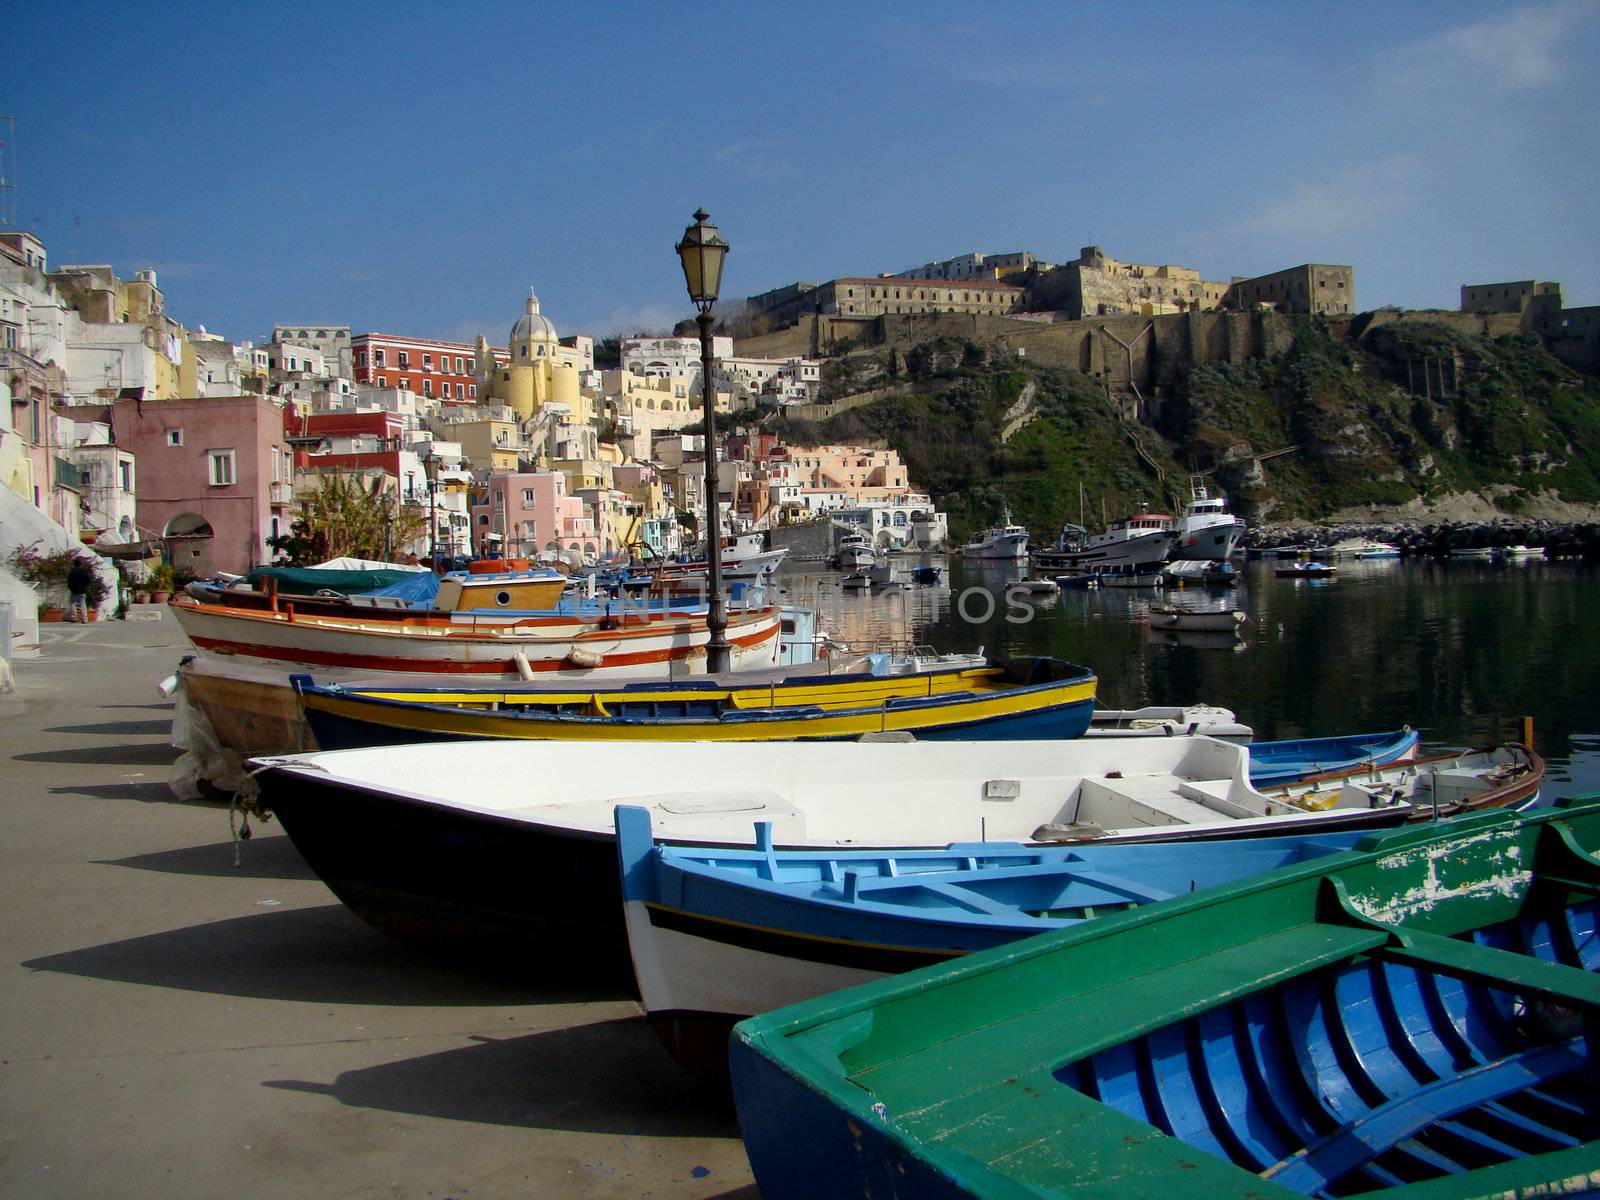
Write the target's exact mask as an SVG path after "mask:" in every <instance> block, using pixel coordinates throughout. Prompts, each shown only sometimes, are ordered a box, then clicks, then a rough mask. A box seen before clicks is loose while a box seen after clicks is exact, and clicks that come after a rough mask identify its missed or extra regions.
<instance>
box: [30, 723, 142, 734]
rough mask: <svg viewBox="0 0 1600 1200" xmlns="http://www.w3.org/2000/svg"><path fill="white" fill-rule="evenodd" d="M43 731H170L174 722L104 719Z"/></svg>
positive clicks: (135, 732) (109, 732)
mask: <svg viewBox="0 0 1600 1200" xmlns="http://www.w3.org/2000/svg"><path fill="white" fill-rule="evenodd" d="M41 732H43V733H104V734H113V733H126V734H141V733H152V734H154V733H170V732H172V722H171V721H170V720H168V721H102V722H100V723H99V724H98V725H55V726H52V727H51V728H49V729H45V730H42V731H41Z"/></svg>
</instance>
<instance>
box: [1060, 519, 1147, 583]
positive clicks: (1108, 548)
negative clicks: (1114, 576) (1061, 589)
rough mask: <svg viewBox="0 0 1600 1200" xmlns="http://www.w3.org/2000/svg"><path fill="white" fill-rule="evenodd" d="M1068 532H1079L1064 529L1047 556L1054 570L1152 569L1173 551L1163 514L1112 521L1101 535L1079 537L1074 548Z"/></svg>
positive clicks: (1075, 528) (1074, 526)
mask: <svg viewBox="0 0 1600 1200" xmlns="http://www.w3.org/2000/svg"><path fill="white" fill-rule="evenodd" d="M1069 530H1079V533H1080V534H1081V533H1082V531H1081V530H1080V529H1079V527H1078V526H1076V525H1071V526H1063V527H1062V538H1061V540H1060V541H1059V542H1058V545H1057V547H1056V548H1054V549H1052V551H1051V552H1050V563H1051V565H1053V566H1061V567H1070V568H1073V569H1074V570H1090V569H1098V568H1102V567H1117V568H1124V567H1126V568H1130V569H1132V570H1135V571H1137V570H1139V569H1140V568H1145V567H1148V568H1152V569H1153V568H1154V567H1155V566H1156V565H1157V564H1159V563H1163V562H1165V561H1166V560H1167V555H1168V552H1169V551H1170V550H1171V549H1172V543H1173V539H1174V538H1175V537H1176V536H1177V535H1176V534H1175V533H1174V532H1173V528H1172V518H1171V517H1170V516H1168V515H1167V514H1166V513H1153V512H1137V513H1133V514H1131V515H1129V516H1126V517H1123V518H1122V520H1120V521H1113V522H1111V524H1110V525H1108V526H1106V531H1105V532H1104V533H1097V534H1095V535H1094V536H1093V537H1083V536H1080V537H1079V538H1078V539H1077V541H1076V545H1074V542H1073V541H1072V540H1071V539H1070V538H1069V536H1068V531H1069Z"/></svg>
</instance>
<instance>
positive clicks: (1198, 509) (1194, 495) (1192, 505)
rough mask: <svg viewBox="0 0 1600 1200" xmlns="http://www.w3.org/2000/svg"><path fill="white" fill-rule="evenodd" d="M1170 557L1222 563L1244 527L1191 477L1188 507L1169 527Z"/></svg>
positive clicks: (1223, 502)
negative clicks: (1173, 537) (1170, 533)
mask: <svg viewBox="0 0 1600 1200" xmlns="http://www.w3.org/2000/svg"><path fill="white" fill-rule="evenodd" d="M1172 531H1173V533H1174V534H1175V535H1176V536H1175V539H1174V541H1173V543H1172V554H1171V557H1172V558H1174V559H1190V560H1195V559H1198V560H1202V561H1211V562H1226V561H1227V560H1228V557H1229V556H1230V555H1231V554H1232V553H1233V547H1234V545H1235V544H1236V543H1237V542H1238V541H1239V539H1240V538H1241V537H1243V536H1244V531H1245V523H1244V522H1243V521H1241V520H1240V519H1239V518H1238V517H1236V516H1234V515H1233V514H1232V513H1230V512H1229V511H1228V502H1227V501H1226V500H1225V499H1223V497H1221V496H1213V495H1211V493H1210V492H1208V491H1207V490H1206V485H1205V481H1204V480H1203V479H1201V478H1200V476H1198V475H1195V476H1193V477H1191V478H1190V480H1189V503H1187V504H1185V505H1184V506H1183V512H1182V513H1181V514H1180V515H1179V516H1178V520H1177V522H1176V523H1175V524H1174V525H1173V530H1172Z"/></svg>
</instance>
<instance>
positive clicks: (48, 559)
mask: <svg viewBox="0 0 1600 1200" xmlns="http://www.w3.org/2000/svg"><path fill="white" fill-rule="evenodd" d="M80 560H81V561H83V562H84V563H86V564H89V565H90V566H92V565H93V564H94V561H95V560H94V559H93V558H92V557H91V556H90V555H87V554H81V553H79V552H78V551H76V550H48V551H47V550H45V549H43V548H42V546H41V545H40V543H38V542H35V543H33V545H31V546H18V547H17V548H16V549H15V550H13V551H12V552H11V560H10V561H11V570H12V572H13V573H14V574H15V575H16V577H17V578H18V579H21V580H23V581H24V582H25V583H31V584H33V585H35V586H36V587H37V588H38V589H39V619H40V620H41V621H59V620H61V618H62V610H63V609H64V608H65V607H66V603H67V599H68V595H67V575H68V574H69V573H70V572H71V571H72V568H73V566H74V565H75V564H76V563H78V562H79V561H80ZM108 594H109V589H107V587H106V585H105V582H104V581H103V580H102V579H101V578H100V576H99V574H98V573H96V574H94V575H93V576H92V578H91V579H90V582H89V591H88V594H87V596H86V597H85V599H86V600H87V603H88V606H89V610H90V611H89V619H90V620H91V621H92V620H94V619H95V617H96V616H97V615H98V612H99V607H100V605H101V603H102V602H103V601H104V600H105V598H106V596H107V595H108Z"/></svg>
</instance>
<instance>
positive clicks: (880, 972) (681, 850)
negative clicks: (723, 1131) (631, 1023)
mask: <svg viewBox="0 0 1600 1200" xmlns="http://www.w3.org/2000/svg"><path fill="white" fill-rule="evenodd" d="M616 831H617V856H618V859H619V860H620V867H621V878H622V900H623V910H624V918H625V920H626V923H627V929H628V944H629V952H630V955H631V957H632V960H633V971H634V978H635V980H636V981H637V983H638V986H639V997H640V1001H641V1003H642V1005H643V1007H644V1010H645V1015H646V1016H647V1017H648V1018H649V1019H650V1023H651V1025H652V1026H653V1027H654V1028H655V1030H656V1032H657V1033H658V1034H659V1035H660V1036H661V1040H662V1041H663V1042H664V1043H665V1045H666V1046H667V1049H668V1050H669V1051H670V1052H671V1054H672V1056H673V1057H674V1058H676V1059H677V1060H678V1061H679V1063H681V1064H682V1065H683V1066H685V1067H687V1068H688V1069H689V1070H691V1071H694V1072H696V1073H698V1074H704V1075H718V1074H723V1073H725V1072H726V1071H727V1063H728V1034H729V1031H730V1030H731V1029H732V1028H733V1026H734V1024H735V1023H736V1022H738V1021H740V1020H743V1019H744V1018H745V1017H749V1016H754V1015H755V1014H757V1013H763V1012H768V1011H770V1010H771V1009H775V1008H781V1007H782V1006H783V1005H786V1004H794V1003H797V1002H798V1001H801V1000H809V999H811V998H812V997H814V996H822V995H826V994H828V993H829V992H836V991H839V990H841V989H843V988H847V987H854V986H856V985H857V984H861V983H867V982H870V981H871V980H874V979H882V978H884V977H885V976H886V975H894V974H899V973H900V972H903V971H909V970H914V969H916V968H918V967H923V966H928V965H930V964H934V963H941V962H946V961H949V960H951V959H954V958H959V957H961V956H962V955H965V954H969V953H972V952H974V951H977V950H983V949H987V948H989V947H992V946H1001V945H1005V944H1007V943H1010V942H1013V941H1017V940H1018V939H1021V938H1026V937H1032V936H1034V935H1036V934H1040V933H1044V932H1047V931H1049V930H1052V929H1065V928H1068V927H1069V926H1072V925H1076V924H1079V923H1080V922H1083V921H1086V920H1092V919H1095V918H1097V917H1102V916H1105V915H1107V914H1109V913H1115V912H1122V911H1124V910H1126V909H1129V908H1134V907H1137V906H1139V905H1142V904H1151V903H1154V902H1156V901H1158V900H1163V899H1167V898H1169V897H1172V896H1177V895H1182V894H1185V893H1187V892H1191V891H1194V890H1195V889H1196V888H1207V887H1214V886H1217V885H1219V884H1224V883H1232V882H1236V881H1238V880H1240V879H1244V878H1248V877H1250V876H1253V875H1258V874H1261V873H1262V872H1265V871H1270V870H1274V869H1276V868H1278V867H1283V866H1288V865H1291V864H1294V863H1301V862H1306V861H1309V860H1311V859H1315V858H1318V857H1321V856H1323V855H1327V854H1332V853H1337V852H1339V851H1343V850H1348V849H1350V848H1351V847H1352V846H1354V845H1355V844H1356V842H1357V841H1358V840H1359V839H1360V838H1361V837H1363V836H1365V835H1364V834H1363V833H1361V832H1359V831H1346V832H1344V833H1329V834H1324V835H1305V836H1300V837H1277V838H1246V839H1243V840H1237V841H1235V840H1226V841H1217V842H1207V843H1200V844H1173V843H1169V844H1164V845H1157V846H1117V845H1111V846H1076V847H1071V848H1067V847H1037V848H1033V847H1024V846H1019V845H1015V844H1006V843H1002V842H978V843H971V844H966V845H953V846H949V847H947V848H944V849H938V850H906V851H881V850H828V851H815V850H779V849H776V848H775V847H774V846H773V841H772V826H771V825H770V824H768V823H765V822H763V823H760V824H758V825H756V827H755V846H754V848H753V849H750V850H728V849H722V848H718V849H714V850H706V849H696V848H693V847H686V846H673V845H666V844H663V845H657V844H656V842H655V840H654V838H653V836H652V831H651V825H650V814H649V812H648V811H647V810H645V809H642V808H635V807H630V806H627V805H623V806H619V807H618V808H617V811H616Z"/></svg>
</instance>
